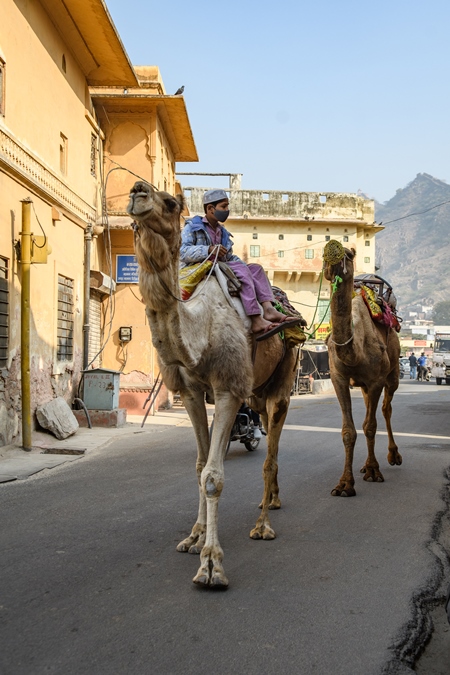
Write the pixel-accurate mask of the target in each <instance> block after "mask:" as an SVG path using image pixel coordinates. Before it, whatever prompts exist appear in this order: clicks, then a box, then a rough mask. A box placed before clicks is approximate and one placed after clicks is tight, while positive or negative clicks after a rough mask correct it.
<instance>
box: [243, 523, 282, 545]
mask: <svg viewBox="0 0 450 675" xmlns="http://www.w3.org/2000/svg"><path fill="white" fill-rule="evenodd" d="M276 536H277V535H276V534H275V530H272V528H271V527H270V526H269V525H262V526H259V527H255V528H253V530H252V531H251V532H250V538H251V539H265V540H266V541H270V540H271V539H275V538H276Z"/></svg>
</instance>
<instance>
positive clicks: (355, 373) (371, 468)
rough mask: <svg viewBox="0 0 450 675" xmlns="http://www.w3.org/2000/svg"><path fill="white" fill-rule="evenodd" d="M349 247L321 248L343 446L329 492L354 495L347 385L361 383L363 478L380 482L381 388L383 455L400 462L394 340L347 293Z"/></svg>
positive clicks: (393, 335)
mask: <svg viewBox="0 0 450 675" xmlns="http://www.w3.org/2000/svg"><path fill="white" fill-rule="evenodd" d="M355 255H356V251H355V249H353V248H352V249H351V250H349V249H347V248H344V247H343V246H342V245H341V244H340V243H339V242H337V241H334V240H333V241H330V242H328V244H327V245H326V246H325V249H324V256H323V257H324V274H325V278H326V279H328V281H330V282H331V283H332V285H333V286H332V287H333V290H334V292H333V295H332V298H331V306H330V309H331V325H332V332H331V334H330V336H329V338H328V353H329V358H330V374H331V381H332V383H333V386H334V389H335V391H336V395H337V397H338V400H339V404H340V406H341V410H342V440H343V443H344V448H345V465H344V473H343V474H342V476H341V478H340V480H339V483H338V484H337V485H336V487H335V488H334V489H333V490H332V491H331V494H332V495H335V496H341V497H354V496H355V495H356V492H355V487H354V485H355V480H354V477H353V469H352V466H353V451H354V447H355V442H356V429H355V425H354V422H353V417H352V400H351V396H350V386H356V387H361V390H362V393H363V396H364V402H365V404H366V416H365V419H364V424H363V430H364V435H365V437H366V441H367V450H368V455H367V459H366V463H365V464H364V466H363V468H362V469H361V473H363V474H364V480H366V481H370V482H372V481H375V482H378V483H381V482H383V481H384V478H383V475H382V473H381V471H380V469H379V464H378V461H377V459H376V457H375V434H376V430H377V420H376V411H377V406H378V401H379V399H380V396H381V392H382V390H383V388H384V400H383V406H382V410H383V415H384V419H385V421H386V429H387V434H388V438H389V443H388V455H387V459H388V462H389V464H391V465H392V466H394V465H396V464H397V465H400V464H401V463H402V457H401V455H400V453H399V452H398V448H397V445H396V443H395V441H394V437H393V435H392V428H391V415H392V405H391V402H392V398H393V396H394V393H395V391H396V390H397V388H398V383H399V357H400V343H399V340H398V337H397V334H396V332H395V330H394V329H393V328H390V327H387V326H386V325H383V324H381V323H377V322H375V321H373V320H372V318H371V316H370V314H369V311H368V309H367V307H366V304H365V302H364V299H363V298H362V296H361V295H359V294H357V295H355V297H353V273H354V257H355Z"/></svg>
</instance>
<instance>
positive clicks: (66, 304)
mask: <svg viewBox="0 0 450 675" xmlns="http://www.w3.org/2000/svg"><path fill="white" fill-rule="evenodd" d="M56 342H57V355H56V357H57V359H58V361H72V360H73V279H68V278H67V277H63V276H62V275H61V274H58V326H57V330H56Z"/></svg>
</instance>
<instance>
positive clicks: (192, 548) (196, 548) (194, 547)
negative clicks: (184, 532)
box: [188, 544, 203, 555]
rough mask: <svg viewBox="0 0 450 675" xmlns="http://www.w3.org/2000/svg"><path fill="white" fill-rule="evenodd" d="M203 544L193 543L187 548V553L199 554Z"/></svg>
mask: <svg viewBox="0 0 450 675" xmlns="http://www.w3.org/2000/svg"><path fill="white" fill-rule="evenodd" d="M202 548H203V546H199V545H198V544H193V545H192V546H190V547H189V548H188V553H192V554H193V555H199V554H200V553H201V552H202Z"/></svg>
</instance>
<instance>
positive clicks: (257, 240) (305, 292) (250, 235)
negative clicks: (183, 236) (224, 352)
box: [184, 174, 384, 337]
mask: <svg viewBox="0 0 450 675" xmlns="http://www.w3.org/2000/svg"><path fill="white" fill-rule="evenodd" d="M210 180H211V179H210ZM212 187H215V185H214V184H213V185H211V186H209V187H208V186H207V187H185V188H184V193H185V196H186V200H187V204H188V207H189V210H190V213H191V214H192V215H195V214H200V215H201V214H203V213H204V211H203V205H202V196H203V193H204V191H205V190H209V189H211V188H212ZM227 193H228V194H229V199H230V216H229V218H228V220H227V222H226V228H227V229H228V230H229V231H230V232H231V233H232V234H233V235H234V247H233V250H234V252H235V253H236V254H237V255H238V256H240V257H241V258H242V259H243V260H245V261H246V262H255V263H259V264H260V265H262V266H263V267H264V269H265V271H266V273H267V276H268V278H269V280H270V282H271V283H272V285H274V286H278V287H279V288H281V289H283V290H284V291H286V293H287V294H288V296H289V299H290V301H291V302H292V303H293V304H294V306H295V307H296V308H297V309H298V310H299V311H300V312H301V313H302V315H303V317H304V318H305V319H306V320H307V321H308V326H311V331H314V330H317V334H316V336H317V337H321V336H323V335H326V333H327V332H328V319H327V310H328V307H329V301H330V291H329V283H328V282H327V281H325V280H322V274H321V272H322V251H323V247H324V245H325V243H326V242H327V241H329V240H330V239H337V240H338V241H340V242H342V243H343V244H344V246H347V247H353V248H355V249H356V273H357V274H367V273H372V272H374V271H375V235H376V233H377V232H379V231H380V230H383V229H384V228H383V227H382V226H380V225H377V224H376V223H375V221H374V202H373V201H372V200H368V199H365V198H363V197H361V196H358V195H355V194H344V193H334V192H333V193H330V192H322V193H315V192H282V191H275V190H243V189H242V188H241V179H240V176H239V174H234V175H231V176H230V187H229V189H227Z"/></svg>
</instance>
